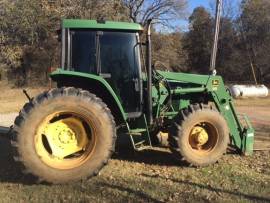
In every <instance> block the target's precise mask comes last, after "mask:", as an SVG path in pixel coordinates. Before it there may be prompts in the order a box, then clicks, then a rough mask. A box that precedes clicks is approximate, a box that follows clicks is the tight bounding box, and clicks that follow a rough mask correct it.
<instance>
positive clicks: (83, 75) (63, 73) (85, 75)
mask: <svg viewBox="0 0 270 203" xmlns="http://www.w3.org/2000/svg"><path fill="white" fill-rule="evenodd" d="M50 76H51V78H52V79H53V80H57V77H58V76H77V77H81V78H87V79H89V80H95V81H98V82H99V83H100V84H101V85H103V86H104V87H105V88H106V89H107V90H108V91H109V93H110V94H111V95H112V97H113V98H114V100H115V102H116V104H117V106H118V107H119V110H120V111H121V114H122V116H123V119H124V120H126V119H127V117H126V113H125V111H124V109H123V106H122V104H121V102H120V100H119V98H118V97H117V96H116V94H115V92H114V91H113V89H112V87H111V86H110V85H109V84H108V83H107V81H106V80H104V79H103V78H102V77H100V76H97V75H93V74H88V73H81V72H75V71H68V70H64V69H57V70H56V71H54V72H52V73H51V74H50Z"/></svg>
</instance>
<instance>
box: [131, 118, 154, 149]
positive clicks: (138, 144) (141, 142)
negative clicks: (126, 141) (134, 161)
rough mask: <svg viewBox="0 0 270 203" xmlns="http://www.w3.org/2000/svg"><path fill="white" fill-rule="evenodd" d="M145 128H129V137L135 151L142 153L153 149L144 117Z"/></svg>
mask: <svg viewBox="0 0 270 203" xmlns="http://www.w3.org/2000/svg"><path fill="white" fill-rule="evenodd" d="M144 123H145V128H137V129H130V128H129V125H128V124H127V126H128V133H127V134H128V135H129V137H130V141H131V143H132V146H133V148H134V150H135V151H142V150H146V149H151V148H152V143H151V139H150V135H149V130H148V126H147V122H146V118H145V116H144Z"/></svg>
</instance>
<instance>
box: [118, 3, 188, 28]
mask: <svg viewBox="0 0 270 203" xmlns="http://www.w3.org/2000/svg"><path fill="white" fill-rule="evenodd" d="M123 4H124V6H125V7H126V8H127V9H128V12H129V17H130V19H131V20H132V21H133V22H136V23H141V24H142V25H146V23H147V20H148V19H153V20H154V22H155V23H159V24H163V25H166V26H169V25H172V21H174V20H176V19H179V18H181V17H183V15H184V14H185V8H186V0H154V1H153V0H123Z"/></svg>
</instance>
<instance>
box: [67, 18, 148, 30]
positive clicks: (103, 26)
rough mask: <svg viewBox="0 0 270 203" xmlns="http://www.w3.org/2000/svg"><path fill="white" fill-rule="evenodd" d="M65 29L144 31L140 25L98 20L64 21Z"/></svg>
mask: <svg viewBox="0 0 270 203" xmlns="http://www.w3.org/2000/svg"><path fill="white" fill-rule="evenodd" d="M62 27H63V28H79V29H98V30H127V31H143V28H142V26H141V25H140V24H137V23H127V22H113V21H105V23H98V22H97V21H96V20H81V19H64V20H63V21H62Z"/></svg>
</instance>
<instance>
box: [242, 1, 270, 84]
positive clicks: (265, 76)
mask: <svg viewBox="0 0 270 203" xmlns="http://www.w3.org/2000/svg"><path fill="white" fill-rule="evenodd" d="M241 9H242V14H241V15H240V17H239V19H238V23H239V29H240V30H241V33H242V41H243V43H245V44H246V45H247V52H248V55H250V56H251V61H252V63H253V64H254V66H255V68H256V75H257V78H258V80H259V82H264V81H269V79H270V58H269V53H270V47H269V44H270V31H269V24H270V1H268V0H243V1H242V4H241Z"/></svg>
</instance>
